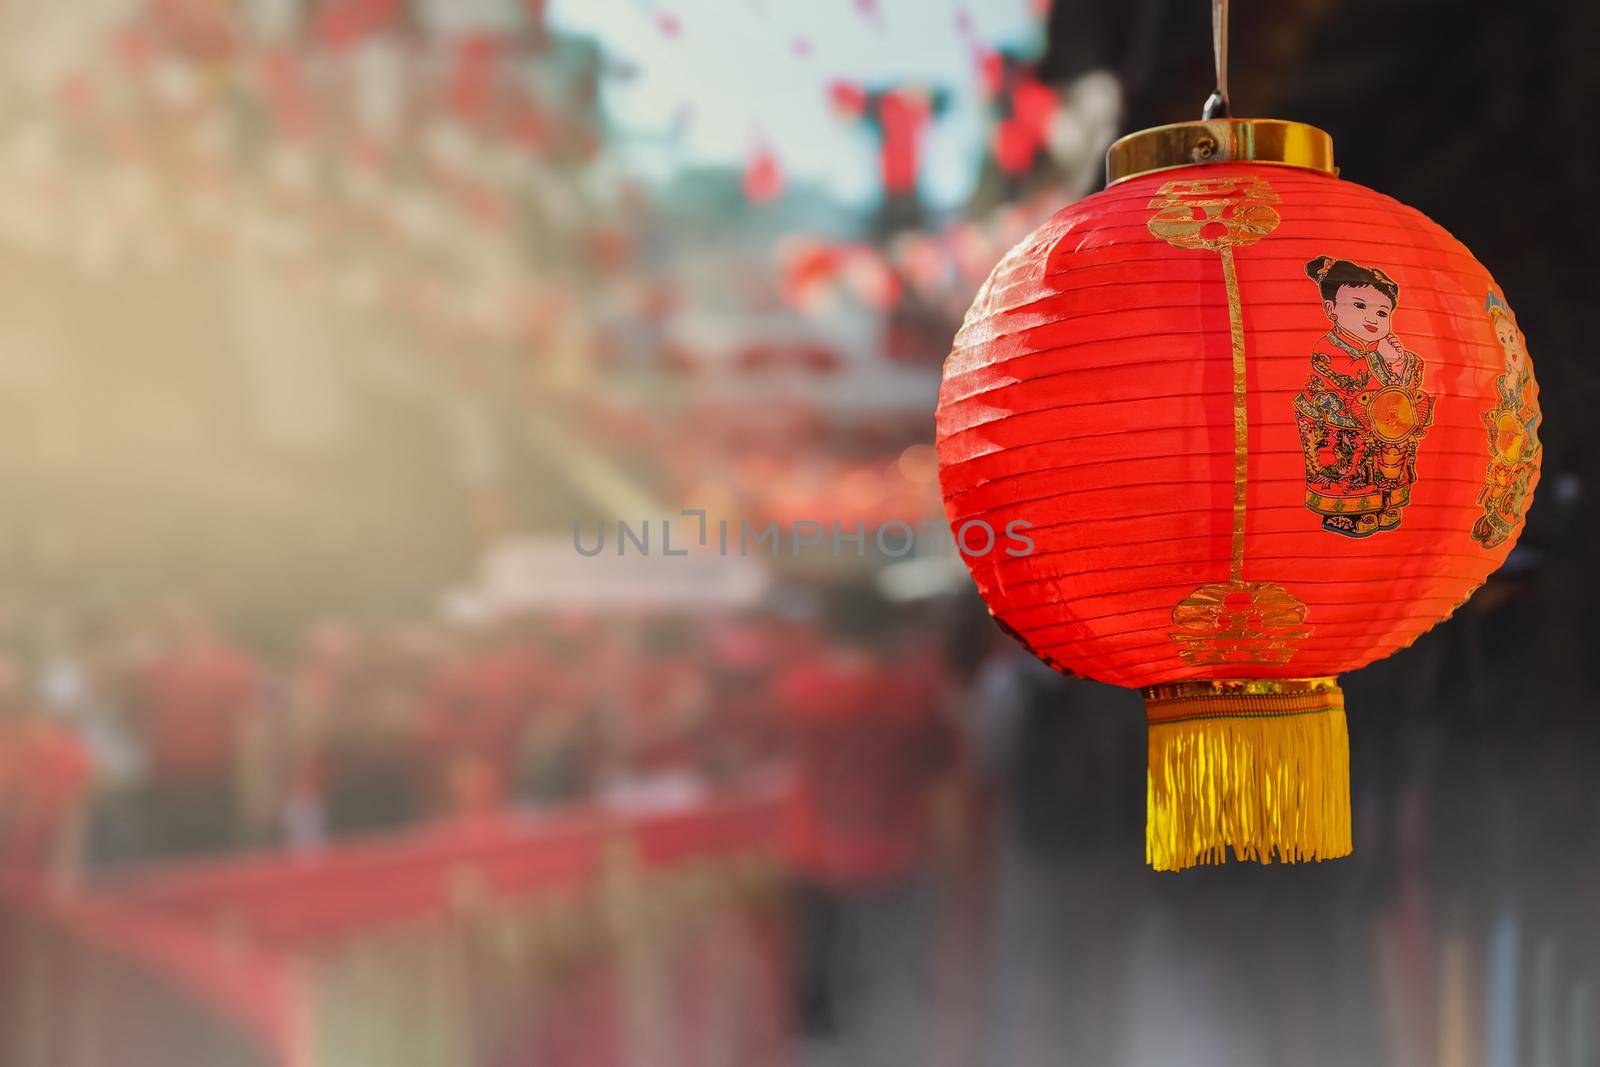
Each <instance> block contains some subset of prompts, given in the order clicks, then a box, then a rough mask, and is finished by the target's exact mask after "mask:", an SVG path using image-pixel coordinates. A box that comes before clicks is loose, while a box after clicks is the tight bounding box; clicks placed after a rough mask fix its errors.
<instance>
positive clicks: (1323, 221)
mask: <svg viewBox="0 0 1600 1067" xmlns="http://www.w3.org/2000/svg"><path fill="white" fill-rule="evenodd" d="M1236 177H1249V178H1257V179H1260V180H1263V181H1265V182H1266V183H1267V184H1268V185H1269V186H1270V188H1271V193H1272V194H1273V195H1275V196H1276V200H1272V201H1269V202H1270V205H1271V208H1272V210H1273V211H1275V212H1276V215H1277V222H1276V224H1275V225H1274V226H1272V228H1271V229H1270V232H1268V233H1266V235H1265V236H1263V237H1261V238H1260V239H1259V240H1256V241H1254V242H1253V243H1248V242H1247V243H1240V244H1237V245H1236V246H1234V247H1232V248H1231V250H1230V251H1231V255H1232V257H1233V267H1234V270H1235V276H1236V279H1237V291H1238V294H1239V310H1240V315H1241V318H1242V326H1243V340H1244V346H1245V353H1246V357H1245V364H1246V374H1245V400H1244V407H1245V415H1246V418H1247V420H1248V435H1247V442H1248V452H1247V462H1246V466H1245V471H1246V479H1245V480H1246V490H1245V496H1244V499H1245V523H1244V536H1243V541H1242V544H1243V564H1242V568H1243V571H1242V579H1243V581H1245V582H1248V583H1275V584H1276V585H1278V586H1281V587H1282V588H1283V589H1284V590H1286V591H1287V592H1288V593H1289V594H1290V595H1291V596H1292V598H1293V599H1294V600H1296V601H1298V602H1299V603H1300V604H1303V605H1304V621H1303V624H1302V625H1301V626H1300V629H1302V630H1303V631H1304V633H1303V634H1301V635H1299V636H1297V637H1295V638H1294V640H1293V641H1291V642H1289V643H1290V644H1292V646H1293V648H1292V653H1291V654H1290V655H1289V656H1288V658H1286V659H1284V660H1283V661H1282V662H1271V663H1267V662H1255V663H1242V664H1241V663H1238V662H1228V663H1223V664H1204V663H1199V664H1197V663H1196V662H1194V660H1193V659H1192V658H1187V659H1186V658H1185V656H1184V655H1182V654H1181V652H1182V649H1183V646H1182V645H1181V644H1180V643H1179V642H1176V641H1175V640H1174V639H1173V637H1172V636H1171V634H1172V632H1173V631H1174V629H1175V624H1174V618H1173V612H1174V609H1175V608H1176V607H1177V606H1178V605H1179V603H1180V601H1183V600H1184V599H1185V598H1186V597H1188V596H1189V595H1190V594H1192V593H1194V592H1195V591H1196V590H1197V589H1198V588H1199V587H1202V586H1205V585H1207V584H1208V583H1222V582H1226V581H1227V580H1228V579H1229V572H1230V563H1231V562H1232V560H1233V555H1234V540H1233V531H1234V500H1235V493H1234V487H1235V440H1234V427H1235V412H1234V406H1235V383H1234V375H1233V345H1232V341H1233V337H1232V331H1231V319H1230V313H1229V305H1228V291H1227V286H1226V284H1225V281H1224V271H1223V267H1222V258H1221V256H1220V255H1219V253H1218V251H1217V250H1216V249H1215V248H1203V247H1202V248H1182V247H1175V246H1174V245H1173V244H1171V243H1169V242H1168V240H1166V239H1164V237H1162V236H1157V235H1156V234H1155V233H1152V231H1151V228H1150V220H1151V217H1152V216H1153V215H1154V214H1156V209H1154V208H1152V206H1151V201H1152V199H1153V198H1155V197H1157V196H1158V195H1161V194H1160V190H1162V189H1163V187H1164V186H1167V185H1168V183H1169V182H1173V181H1180V182H1181V181H1184V180H1193V179H1219V178H1236ZM1256 188H1259V187H1256ZM1318 256H1331V257H1334V258H1335V259H1341V260H1349V261H1352V262H1354V263H1356V264H1360V265H1361V266H1363V267H1367V268H1375V269H1377V270H1379V271H1381V272H1382V273H1383V274H1384V275H1386V276H1387V277H1388V278H1390V279H1392V280H1393V282H1394V283H1395V284H1396V285H1398V287H1399V294H1398V299H1397V300H1396V301H1395V307H1394V310H1393V314H1392V320H1391V321H1392V329H1393V333H1394V335H1395V337H1396V338H1398V339H1399V341H1400V342H1401V343H1402V344H1403V346H1404V347H1405V349H1407V350H1409V351H1411V352H1414V353H1416V355H1417V356H1419V357H1420V358H1421V360H1422V363H1423V373H1422V383H1421V390H1422V393H1424V394H1426V395H1427V396H1431V397H1432V404H1433V410H1432V423H1431V425H1430V426H1429V427H1428V429H1427V430H1426V432H1425V434H1424V435H1423V436H1422V438H1421V439H1420V441H1418V442H1417V456H1416V476H1415V478H1414V480H1412V481H1411V483H1410V485H1409V493H1410V498H1409V501H1408V502H1406V503H1404V504H1403V505H1401V506H1400V507H1399V508H1398V509H1395V513H1396V514H1399V515H1400V516H1401V517H1400V521H1399V524H1398V526H1395V527H1393V528H1383V529H1380V530H1378V531H1377V532H1375V533H1373V534H1371V535H1370V536H1364V537H1349V536H1343V535H1341V534H1339V533H1335V532H1332V531H1331V530H1329V529H1326V528H1325V527H1324V515H1323V514H1319V513H1318V512H1316V511H1313V510H1312V509H1311V508H1310V507H1308V506H1307V496H1306V493H1307V487H1308V486H1307V468H1306V459H1305V449H1304V447H1303V445H1302V440H1301V433H1300V428H1299V426H1298V425H1297V422H1296V409H1295V401H1296V397H1297V396H1298V395H1299V394H1300V393H1301V391H1302V390H1303V389H1304V388H1305V387H1306V385H1307V382H1308V380H1309V379H1310V377H1311V372H1312V353H1313V351H1314V349H1316V347H1317V346H1318V345H1319V343H1321V344H1324V345H1326V343H1327V342H1326V341H1325V338H1326V336H1327V335H1328V334H1329V329H1330V323H1329V319H1328V316H1327V314H1326V312H1325V311H1324V307H1323V300H1322V296H1321V294H1320V292H1319V290H1318V285H1317V283H1316V282H1315V281H1314V280H1313V279H1312V278H1310V277H1308V276H1307V271H1306V265H1307V263H1308V262H1309V261H1311V260H1313V259H1314V258H1315V257H1318ZM1491 292H1493V293H1495V294H1497V298H1498V295H1500V290H1499V288H1498V286H1496V285H1495V283H1494V281H1493V279H1492V278H1491V277H1490V276H1489V274H1488V272H1487V271H1486V270H1485V269H1484V268H1483V267H1482V265H1481V264H1479V263H1478V262H1477V261H1476V260H1475V259H1473V257H1472V255H1471V253H1470V252H1468V251H1467V249H1466V248H1465V247H1463V246H1462V244H1461V243H1460V242H1459V241H1457V240H1456V239H1455V238H1453V237H1451V236H1450V235H1449V234H1448V233H1446V232H1445V231H1444V230H1443V229H1442V228H1440V227H1439V226H1438V225H1436V224H1435V223H1433V222H1431V221H1429V220H1428V219H1427V218H1426V217H1425V216H1423V215H1422V214H1421V213H1419V212H1417V211H1415V210H1413V209H1411V208H1408V207H1406V206H1404V205H1402V204H1399V203H1398V202H1396V201H1394V200H1392V199H1390V198H1389V197H1385V196H1382V195H1380V194H1377V193H1374V192H1372V191H1371V190H1368V189H1364V188H1362V187H1361V186H1358V185H1354V184H1352V183H1350V182H1343V181H1339V180H1338V179H1335V178H1331V177H1326V176H1322V175H1318V174H1314V173H1311V172H1300V171H1293V170H1286V169H1284V168H1274V167H1251V166H1248V165H1217V166H1210V167H1204V168H1190V169H1186V170H1181V171H1172V172H1165V173H1160V174H1153V175H1149V176H1146V177H1143V178H1139V179H1135V180H1132V181H1128V182H1124V183H1122V184H1119V185H1118V186H1116V187H1115V188H1114V189H1111V190H1108V191H1106V192H1103V193H1100V194H1098V195H1096V196H1092V197H1089V198H1088V199H1086V200H1083V201H1081V202H1079V203H1077V204H1074V205H1072V206H1071V207H1070V208H1068V209H1066V210H1065V211H1063V212H1061V213H1060V214H1058V215H1057V216H1056V217H1055V218H1053V219H1051V220H1050V221H1049V222H1047V223H1046V224H1045V225H1044V226H1042V227H1040V229H1039V230H1038V231H1036V232H1035V233H1034V234H1033V235H1031V236H1030V237H1028V238H1027V239H1025V240H1024V241H1022V242H1021V243H1020V244H1019V245H1018V246H1017V247H1016V248H1015V249H1013V250H1012V252H1011V253H1009V254H1008V255H1007V257H1006V258H1005V259H1004V260H1003V261H1002V262H1001V263H1000V265H999V266H997V267H996V269H995V272H994V274H993V275H992V276H991V278H990V280H989V282H988V283H987V284H986V285H985V286H984V288H983V290H982V291H981V292H980V294H979V296H978V299H977V300H976V301H975V303H974V305H973V308H972V310H971V311H970V312H969V313H968V316H967V320H966V322H965V323H964V324H963V326H962V328H961V330H960V332H959V333H958V334H957V336H956V339H955V343H954V348H953V350H952V352H951V354H950V357H949V359H948V360H947V361H946V364H945V375H944V382H943V386H942V388H941V390H940V400H939V414H938V447H939V458H940V465H941V472H940V479H941V484H942V486H943V490H944V494H945V501H946V507H947V512H948V515H949V518H950V521H951V523H952V526H953V528H955V529H958V530H959V529H960V528H961V527H962V525H963V524H965V523H968V522H971V521H977V520H981V521H983V522H986V523H988V524H989V526H990V527H992V528H993V529H995V530H996V531H1002V530H1004V528H1005V527H1006V525H1007V524H1008V523H1017V522H1020V523H1025V524H1027V525H1028V527H1029V529H1028V535H1029V536H1030V537H1031V538H1032V540H1033V550H1032V551H1031V552H1030V553H1028V554H1027V555H1022V556H1013V555H1009V554H1007V553H1006V552H1004V551H1003V549H1004V548H1005V547H1007V546H1008V544H1009V543H1008V542H1006V541H1004V540H1003V539H1002V540H1001V542H1000V543H999V546H998V547H997V548H996V549H995V550H994V551H992V552H990V553H988V554H985V555H982V556H969V557H968V560H967V562H968V565H969V566H970V568H971V570H972V573H973V576H974V578H976V580H977V583H978V587H979V590H980V592H981V593H982V594H983V596H984V598H985V599H986V600H987V601H988V603H989V605H990V608H991V609H992V611H993V612H994V614H995V616H996V617H997V618H998V619H1000V620H1001V621H1002V622H1003V623H1005V625H1006V626H1008V627H1009V628H1010V629H1011V630H1012V631H1014V632H1016V633H1017V634H1018V635H1019V636H1020V637H1021V638H1022V639H1023V640H1024V641H1026V642H1027V643H1028V645H1029V647H1031V648H1033V649H1034V650H1035V651H1037V652H1040V653H1041V654H1044V655H1045V656H1046V657H1047V658H1048V659H1049V660H1050V661H1052V662H1053V663H1055V664H1056V665H1057V666H1060V667H1063V668H1065V669H1068V670H1071V671H1073V672H1076V673H1079V674H1083V675H1087V676H1090V677H1095V678H1100V679H1103V680H1105V681H1110V682H1115V683H1118V684H1121V685H1128V686H1147V685H1152V684H1156V683H1159V682H1162V681H1170V680H1181V679H1193V678H1219V677H1235V678H1237V677H1262V678H1278V677H1311V676H1324V675H1334V674H1338V673H1341V672H1344V671H1348V670H1353V669H1355V668H1358V667H1361V666H1363V665H1365V664H1366V663H1368V662H1371V661H1372V660H1373V659H1376V658H1379V657H1382V656H1385V655H1388V654H1389V653H1390V652H1393V651H1394V650H1395V649H1397V648H1401V647H1404V646H1405V645H1407V644H1409V643H1411V642H1412V641H1414V640H1415V639H1416V637H1417V636H1418V635H1419V634H1421V633H1422V632H1423V631H1425V630H1427V629H1428V628H1429V627H1430V626H1432V625H1434V624H1435V623H1436V622H1438V621H1439V620H1440V619H1443V618H1445V617H1446V616H1448V614H1449V613H1450V612H1451V611H1453V610H1454V609H1455V608H1456V607H1457V606H1458V605H1459V604H1460V603H1461V602H1462V601H1464V600H1465V599H1466V598H1467V597H1468V596H1469V595H1471V593H1472V591H1473V590H1474V589H1476V588H1477V587H1478V586H1479V585H1480V584H1482V582H1483V581H1484V579H1485V578H1486V577H1488V575H1489V574H1490V573H1491V572H1492V571H1493V570H1494V569H1495V568H1496V567H1498V566H1499V565H1500V564H1501V563H1502V562H1503V561H1504V559H1505V556H1506V554H1507V552H1509V551H1510V549H1511V546H1512V544H1513V543H1514V540H1515V536H1514V534H1513V535H1512V536H1511V537H1509V538H1508V539H1506V540H1503V541H1500V542H1498V543H1495V544H1493V545H1492V546H1490V545H1486V544H1485V543H1484V542H1485V540H1486V539H1485V538H1483V537H1482V536H1480V537H1479V538H1478V539H1474V537H1473V530H1474V524H1475V522H1479V521H1480V520H1481V518H1482V516H1483V515H1484V505H1483V504H1482V503H1481V498H1482V497H1483V495H1484V492H1485V482H1486V473H1487V472H1488V471H1489V470H1490V469H1491V463H1492V461H1493V460H1494V455H1493V454H1492V453H1491V449H1490V443H1489V436H1488V431H1487V429H1486V427H1485V421H1484V420H1485V413H1486V412H1490V411H1491V410H1492V409H1494V408H1495V406H1496V404H1497V402H1498V401H1499V398H1500V396H1501V390H1500V387H1499V385H1498V384H1497V379H1499V378H1500V376H1501V375H1502V374H1504V373H1506V372H1507V359H1508V355H1507V350H1506V348H1505V347H1504V346H1503V345H1502V343H1501V341H1500V339H1499V338H1498V337H1497V333H1496V322H1495V320H1494V319H1493V318H1491V316H1490V314H1489V312H1488V310H1486V303H1488V302H1489V300H1490V298H1489V294H1490V293H1491ZM1508 380H1510V379H1508ZM1528 389H1529V392H1528V394H1527V395H1528V396H1530V397H1536V395H1537V394H1536V391H1534V390H1536V387H1533V386H1531V384H1530V385H1529V387H1528ZM1363 403H1365V401H1363ZM1530 403H1531V401H1530ZM1363 410H1364V409H1363ZM1363 432H1365V431H1363ZM1375 447H1376V446H1375ZM1534 458H1535V460H1536V458H1537V457H1536V455H1535V457H1534ZM1537 477H1538V472H1537V467H1536V463H1535V465H1534V466H1533V469H1532V470H1531V474H1530V476H1529V477H1528V478H1527V484H1528V487H1529V493H1528V494H1527V496H1526V498H1524V499H1523V500H1522V507H1523V508H1525V507H1526V505H1527V503H1528V502H1529V500H1531V488H1532V485H1533V484H1536V482H1537ZM1516 532H1520V521H1519V522H1518V523H1517V524H1516ZM980 540H981V539H980Z"/></svg>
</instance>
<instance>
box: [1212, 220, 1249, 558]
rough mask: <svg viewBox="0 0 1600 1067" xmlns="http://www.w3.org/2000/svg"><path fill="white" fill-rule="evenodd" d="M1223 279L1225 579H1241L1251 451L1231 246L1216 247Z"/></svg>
mask: <svg viewBox="0 0 1600 1067" xmlns="http://www.w3.org/2000/svg"><path fill="white" fill-rule="evenodd" d="M1217 254H1218V255H1219V256H1221V257H1222V281H1223V284H1224V285H1225V286H1226V287H1227V290H1228V332H1229V333H1230V334H1231V335H1232V341H1233V555H1232V558H1231V559H1230V560H1229V563H1228V580H1229V581H1232V582H1242V581H1244V513H1245V475H1246V468H1247V466H1248V463H1249V454H1250V416H1249V413H1248V412H1247V411H1246V409H1245V394H1246V389H1245V364H1244V309H1243V308H1242V307H1241V306H1240V304H1239V276H1238V274H1237V273H1236V272H1235V271H1234V269H1233V246H1232V245H1229V244H1224V245H1222V247H1220V248H1218V249H1217Z"/></svg>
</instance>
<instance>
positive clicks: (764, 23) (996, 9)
mask: <svg viewBox="0 0 1600 1067" xmlns="http://www.w3.org/2000/svg"><path fill="white" fill-rule="evenodd" d="M863 3H865V4H867V6H868V7H869V8H870V7H873V6H876V8H877V10H878V12H879V17H877V18H874V17H873V16H871V15H870V14H863V13H862V11H861V9H860V5H861V4H863ZM1032 6H1033V4H1032V3H1031V0H975V2H972V3H971V4H970V6H969V5H968V4H965V3H962V2H959V0H876V5H873V3H872V0H669V2H663V3H651V2H649V0H552V3H551V5H550V9H549V11H550V19H551V22H552V24H553V25H554V26H556V27H558V28H561V29H566V30H571V31H575V32H579V33H584V34H590V35H593V36H595V37H597V38H598V39H599V40H600V42H601V44H602V45H603V47H604V48H605V50H606V54H607V55H608V56H609V57H610V58H611V59H612V60H613V61H617V62H619V63H621V64H623V65H625V66H626V67H627V68H630V69H631V70H632V71H633V72H634V73H633V74H632V76H631V77H630V76H618V77H612V78H608V79H607V80H606V83H605V92H604V106H605V108H606V112H607V115H608V116H609V117H610V118H611V120H612V121H613V122H614V123H615V124H616V125H617V126H619V127H620V128H621V129H622V130H624V131H626V132H627V133H629V134H632V135H634V136H633V137H632V138H631V142H630V144H629V146H628V158H629V160H630V162H631V163H632V164H633V165H635V166H638V167H639V168H641V169H643V170H646V171H648V172H651V173H654V174H658V175H660V174H665V173H668V172H670V170H671V169H672V168H673V167H674V166H676V165H681V164H683V163H696V164H703V163H708V162H718V163H732V164H740V163H742V162H743V161H744V160H746V159H748V158H749V157H750V155H751V154H752V153H753V152H754V151H755V149H756V146H757V145H758V144H760V143H762V141H765V143H766V144H767V145H769V146H770V147H771V148H772V150H773V151H774V152H775V153H776V154H777V155H778V157H779V159H780V160H781V162H782V165H783V167H784V170H785V171H786V172H787V173H788V175H789V176H790V177H791V178H792V179H796V180H799V179H806V178H812V179H817V180H820V181H822V182H824V183H825V184H826V185H827V186H828V187H829V188H830V189H831V190H832V191H833V192H834V193H835V194H836V195H838V196H839V197H841V198H843V199H845V200H849V201H852V202H859V201H863V200H867V199H870V198H872V197H874V196H875V195H876V189H877V185H878V180H877V161H876V158H875V154H874V151H873V147H872V140H871V138H870V136H869V135H868V134H867V133H866V132H865V130H864V129H863V128H862V127H861V126H859V125H857V124H855V123H852V122H850V121H848V120H846V119H842V118H839V117H838V116H836V115H834V113H833V112H832V111H831V110H830V108H829V106H828V99H827V87H828V85H829V83H831V82H832V81H834V80H836V79H844V80H849V81H854V82H859V83H862V84H866V85H872V84H876V83H882V82H890V81H899V80H909V81H917V82H921V83H924V84H928V85H935V84H937V85H943V86H945V87H946V88H947V89H949V90H950V91H951V93H952V94H953V95H952V106H951V107H950V109H949V110H948V111H947V112H946V113H945V115H944V117H943V118H941V119H940V120H939V122H938V123H937V124H936V125H935V126H934V128H933V129H932V130H931V131H930V133H929V135H928V136H927V138H926V140H925V141H924V152H925V155H924V160H925V163H924V169H923V192H924V194H925V195H926V197H927V199H928V200H929V201H930V202H931V203H933V204H937V205H944V204H952V203H955V202H957V201H959V200H960V199H961V198H962V197H964V196H965V195H966V193H967V192H968V191H969V189H970V187H971V184H972V182H973V181H974V179H975V178H976V171H977V167H976V161H977V152H978V149H979V147H980V143H979V142H980V138H981V136H982V127H981V125H980V122H979V103H978V100H977V98H976V86H975V83H974V70H973V64H972V60H971V58H970V54H971V53H970V44H969V42H968V40H966V39H964V35H963V31H962V29H961V14H960V13H961V12H962V11H963V10H966V11H968V12H969V13H970V24H971V26H972V27H973V33H974V34H975V35H976V37H977V38H978V39H979V40H981V41H982V42H983V43H985V44H990V45H993V44H997V43H1012V44H1024V43H1028V42H1031V41H1032V40H1033V38H1034V35H1035V34H1036V33H1037V19H1036V17H1035V16H1033V15H1032V14H1030V9H1031V8H1032ZM663 21H669V22H671V23H673V24H675V26H676V32H675V33H673V32H671V31H670V30H664V29H663V27H662V22H663ZM802 42H803V43H802ZM802 51H804V52H805V54H800V53H801V52H802ZM685 117H686V121H682V120H683V119H684V118H685ZM675 125H679V126H680V128H681V130H682V136H681V139H680V140H679V142H678V143H677V145H676V147H675V148H669V147H668V146H669V144H670V131H672V130H673V129H674V127H675Z"/></svg>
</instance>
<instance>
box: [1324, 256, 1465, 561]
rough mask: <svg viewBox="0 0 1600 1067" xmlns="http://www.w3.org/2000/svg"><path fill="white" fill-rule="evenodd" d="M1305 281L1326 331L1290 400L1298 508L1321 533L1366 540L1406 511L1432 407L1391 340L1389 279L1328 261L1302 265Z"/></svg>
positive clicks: (1416, 369) (1418, 363)
mask: <svg viewBox="0 0 1600 1067" xmlns="http://www.w3.org/2000/svg"><path fill="white" fill-rule="evenodd" d="M1306 275H1307V276H1308V277H1310V279H1311V280H1312V281H1313V282H1315V283H1316V285H1317V290H1318V292H1319V294H1320V295H1321V297H1322V310H1323V312H1324V314H1326V315H1327V316H1328V325H1329V329H1328V332H1327V333H1326V334H1324V335H1323V336H1322V337H1320V338H1318V339H1317V342H1316V344H1315V345H1313V346H1312V349H1311V377H1310V380H1309V381H1307V383H1306V386H1305V388H1304V389H1302V390H1301V391H1300V393H1299V395H1297V396H1296V397H1295V399H1294V408H1295V422H1296V423H1297V424H1298V426H1299V430H1300V444H1301V447H1302V449H1303V450H1304V452H1305V464H1306V507H1308V508H1310V509H1311V510H1312V511H1313V512H1315V513H1316V514H1318V515H1320V516H1322V527H1323V529H1325V530H1328V531H1329V532H1331V533H1336V534H1341V535H1343V536H1345V537H1368V536H1371V535H1372V534H1375V533H1379V532H1381V531H1384V530H1392V529H1394V528H1395V527H1397V526H1399V525H1400V519H1401V516H1402V514H1403V513H1404V511H1405V507H1406V505H1407V504H1409V503H1410V502H1411V486H1412V483H1414V482H1415V481H1416V480H1417V445H1418V444H1419V443H1420V442H1421V440H1422V437H1423V435H1424V434H1426V433H1427V431H1428V426H1429V424H1430V423H1432V421H1433V397H1432V396H1430V395H1429V394H1427V393H1425V392H1423V390H1422V371H1423V361H1422V357H1421V356H1419V355H1417V354H1416V353H1415V352H1411V351H1408V350H1407V349H1406V347H1405V345H1404V344H1402V343H1401V342H1400V339H1399V338H1398V337H1396V336H1395V334H1394V330H1393V320H1394V312H1395V306H1396V304H1397V303H1398V301H1399V297H1400V287H1399V286H1398V285H1396V284H1395V282H1394V280H1393V279H1392V278H1390V277H1389V276H1388V275H1387V274H1385V273H1384V272H1383V271H1381V270H1378V269H1376V268H1374V267H1363V266H1361V265H1360V264H1357V263H1352V262H1350V261H1349V260H1347V259H1334V258H1333V257H1331V256H1318V257H1317V258H1316V259H1313V260H1312V261H1311V262H1309V263H1307V264H1306Z"/></svg>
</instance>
